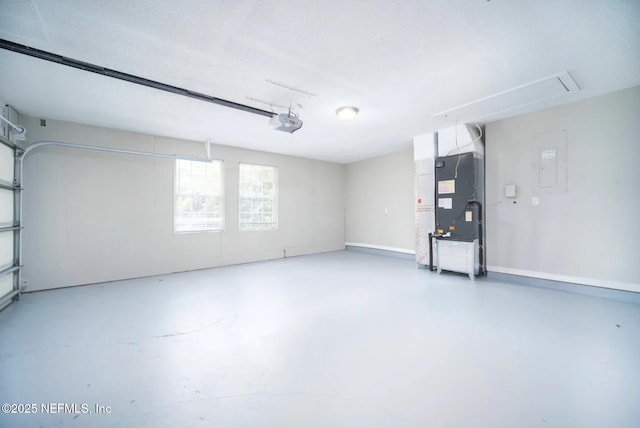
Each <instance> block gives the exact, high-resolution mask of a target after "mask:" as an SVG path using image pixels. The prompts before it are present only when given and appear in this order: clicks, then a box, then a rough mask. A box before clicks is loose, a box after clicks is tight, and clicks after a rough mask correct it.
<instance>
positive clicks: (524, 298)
mask: <svg viewBox="0 0 640 428" xmlns="http://www.w3.org/2000/svg"><path fill="white" fill-rule="evenodd" d="M639 400H640V305H638V304H632V303H624V302H620V301H615V300H606V299H601V298H596V297H590V296H584V295H578V294H571V293H567V292H562V291H555V290H548V289H543V288H536V287H531V286H522V285H515V284H507V283H500V282H495V281H491V280H488V279H482V280H479V281H476V282H475V283H472V282H471V281H469V279H468V278H467V277H465V276H462V275H455V274H443V275H442V276H438V275H437V274H435V273H431V272H429V271H426V270H417V269H415V266H414V263H413V262H412V261H409V260H403V259H396V258H391V257H382V256H375V255H370V254H362V253H358V252H352V251H340V252H335V253H327V254H319V255H313V256H304V257H296V258H289V259H285V260H277V261H271V262H262V263H253V264H247V265H240V266H231V267H225V268H218V269H210V270H204V271H198V272H188V273H181V274H174V275H163V276H158V277H152V278H143V279H135V280H129V281H120V282H114V283H108V284H98V285H92V286H86V287H76V288H69V289H63V290H56V291H47V292H40V293H33V294H27V295H24V296H23V297H22V299H21V300H20V301H19V302H18V303H17V304H14V305H12V306H10V307H9V308H7V309H6V310H4V311H3V312H0V401H2V402H3V403H4V402H8V403H15V404H30V403H33V404H35V405H36V410H37V413H36V414H20V415H18V414H1V413H0V426H1V427H38V426H43V427H55V426H64V427H94V426H95V427H384V428H389V427H492V428H493V427H598V428H600V427H638V426H640V404H639V403H640V401H639ZM51 403H67V404H75V406H76V408H75V409H74V408H72V407H70V408H68V409H67V410H68V411H69V413H64V407H61V408H58V407H57V406H56V405H54V406H52V405H51ZM43 404H44V405H45V406H44V407H45V408H44V409H43ZM96 404H98V405H102V406H105V407H104V410H105V411H106V410H107V407H106V406H110V413H103V414H98V413H96V412H95V405H96ZM84 405H86V406H88V407H83V406H84ZM47 407H48V408H49V411H51V408H53V409H54V410H59V411H62V412H63V413H55V414H51V413H49V414H44V413H43V410H46V408H47ZM84 410H89V411H91V412H93V413H83V411H84Z"/></svg>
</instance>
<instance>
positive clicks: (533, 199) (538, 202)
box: [531, 196, 540, 206]
mask: <svg viewBox="0 0 640 428" xmlns="http://www.w3.org/2000/svg"><path fill="white" fill-rule="evenodd" d="M531 205H534V206H536V205H540V200H539V199H538V197H537V196H534V197H533V198H531Z"/></svg>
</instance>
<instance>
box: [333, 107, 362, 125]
mask: <svg viewBox="0 0 640 428" xmlns="http://www.w3.org/2000/svg"><path fill="white" fill-rule="evenodd" d="M359 111H360V110H358V108H357V107H353V106H344V107H340V108H339V109H338V110H336V114H337V115H338V117H339V118H340V119H342V120H344V121H346V122H349V121H351V120H353V119H354V118H355V117H356V116H357V115H358V112H359Z"/></svg>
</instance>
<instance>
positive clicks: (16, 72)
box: [0, 0, 640, 162]
mask: <svg viewBox="0 0 640 428" xmlns="http://www.w3.org/2000/svg"><path fill="white" fill-rule="evenodd" d="M0 38H3V39H6V40H10V41H12V42H16V43H20V44H24V45H28V46H32V47H34V48H38V49H42V50H45V51H49V52H52V53H55V54H59V55H64V56H67V57H69V58H73V59H77V60H81V61H85V62H89V63H93V64H97V65H100V66H103V67H107V68H111V69H115V70H118V71H121V72H125V73H130V74H133V75H137V76H141V77H144V78H147V79H152V80H156V81H160V82H163V83H167V84H171V85H175V86H179V87H183V88H186V89H190V90H193V91H198V92H203V93H205V94H209V95H212V96H215V97H219V98H224V99H228V100H231V101H235V102H239V103H242V104H248V105H252V106H255V107H258V108H261V109H267V110H269V109H270V107H269V106H268V105H266V104H261V103H259V102H256V101H252V100H249V98H253V99H257V100H265V101H269V102H271V103H274V104H280V105H289V104H290V102H291V101H293V106H294V111H296V112H297V113H299V115H300V117H301V119H302V120H303V121H304V126H303V127H302V129H300V130H299V131H297V132H296V133H294V134H287V133H283V132H278V131H275V130H273V129H272V128H270V127H269V125H268V118H265V117H261V116H257V115H253V114H250V113H246V112H241V111H235V110H231V109H228V108H225V107H221V106H216V105H213V104H208V103H205V102H201V101H197V100H194V99H189V98H184V97H181V96H179V95H175V94H170V93H163V92H160V91H157V90H154V89H150V88H146V87H142V86H137V85H134V84H131V83H127V82H123V81H118V80H114V79H111V78H108V77H104V76H100V75H96V74H92V73H88V72H85V71H81V70H77V69H72V68H68V67H64V66H62V65H58V64H54V63H49V62H45V61H42V60H39V59H36V58H31V57H26V56H23V55H21V54H18V53H14V52H9V51H5V50H0V99H2V100H3V101H5V102H7V103H8V104H11V105H13V106H14V107H15V108H16V109H17V110H18V111H20V112H23V113H25V114H28V115H32V116H35V117H45V118H51V119H60V120H69V121H75V122H81V123H88V124H95V125H101V126H108V127H114V128H119V129H125V130H132V131H140V132H146V133H150V134H154V135H166V136H171V137H178V138H186V139H191V140H198V141H203V140H206V139H208V138H210V139H211V140H212V141H214V142H216V143H220V144H226V145H233V146H240V147H247V148H252V149H258V150H265V151H272V152H278V153H286V154H292V155H297V156H304V157H310V158H316V159H325V160H330V161H337V162H351V161H355V160H359V159H365V158H369V157H373V156H377V155H382V154H385V153H390V152H393V151H396V150H401V149H405V148H409V147H411V137H413V136H415V135H419V134H423V133H425V132H430V131H434V130H437V129H438V128H442V127H445V126H450V125H451V124H449V123H447V122H444V121H442V120H441V119H435V118H434V117H433V115H434V114H435V113H438V112H441V111H443V110H447V109H449V108H452V107H455V106H459V105H461V104H465V103H468V102H471V101H474V100H477V99H480V98H483V97H486V96H490V95H492V94H495V93H498V92H501V91H505V90H508V89H511V88H514V87H517V86H519V85H523V84H526V83H529V82H532V81H535V80H538V79H541V78H544V77H547V76H550V75H554V74H557V73H560V72H562V71H569V72H570V73H571V75H572V76H573V77H574V79H575V81H576V82H577V84H578V85H579V86H580V88H581V89H582V90H581V91H579V92H577V93H571V94H568V95H566V96H564V97H558V98H554V99H552V100H549V101H547V102H544V103H538V104H536V105H533V106H529V107H528V108H527V109H516V110H512V111H510V112H509V114H511V115H513V114H520V113H524V112H526V111H531V110H534V109H539V108H544V107H546V106H552V105H558V104H562V103H566V102H571V101H575V100H578V99H582V98H586V97H590V96H594V95H598V94H602V93H606V92H611V91H615V90H618V89H623V88H627V87H631V86H635V85H639V84H640V2H638V1H637V0H629V1H621V0H601V1H595V0H563V1H557V0H538V1H524V0H522V1H520V0H518V1H513V0H492V1H486V0H457V1H456V0H435V1H425V0H420V1H389V0H386V1H382V0H369V1H365V0H363V1H347V0H345V1H339V2H338V1H311V0H303V1H297V2H284V1H264V0H263V1H242V0H239V1H237V0H236V1H205V0H201V1H195V0H183V1H179V2H177V1H170V0H166V1H159V0H138V1H130V0H112V1H109V2H101V1H86V0H43V1H38V0H31V1H29V0H2V1H0ZM266 79H269V80H273V81H277V82H282V83H284V84H286V85H288V86H290V87H295V88H299V89H302V90H305V91H307V92H312V93H314V94H317V96H315V97H307V96H300V95H294V96H293V100H292V97H291V93H290V92H289V91H287V90H284V89H282V88H279V87H277V86H274V85H272V84H269V83H267V82H266V81H265V80H266ZM297 104H301V105H302V106H303V107H302V108H300V107H298V106H297ZM347 104H348V105H355V106H357V107H358V108H360V111H361V114H360V115H359V116H358V117H357V118H356V120H354V121H353V122H350V123H344V122H340V121H339V120H338V119H337V117H336V116H335V110H336V108H338V107H340V106H342V105H347ZM275 110H276V111H277V112H282V111H283V110H282V109H279V108H275ZM503 116H504V115H503ZM503 116H494V117H489V118H488V119H485V121H487V120H494V119H497V118H501V117H503Z"/></svg>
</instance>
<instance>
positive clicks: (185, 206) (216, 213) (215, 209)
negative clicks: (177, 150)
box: [174, 159, 224, 232]
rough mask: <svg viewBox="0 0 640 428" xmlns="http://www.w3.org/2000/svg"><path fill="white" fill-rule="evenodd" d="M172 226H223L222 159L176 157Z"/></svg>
mask: <svg viewBox="0 0 640 428" xmlns="http://www.w3.org/2000/svg"><path fill="white" fill-rule="evenodd" d="M174 205H175V207H174V230H175V231H176V232H190V231H207V230H222V229H223V227H224V195H223V185H222V161H213V162H211V163H207V162H196V161H188V160H181V159H178V160H176V176H175V202H174Z"/></svg>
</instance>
